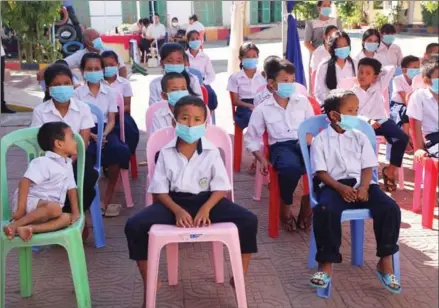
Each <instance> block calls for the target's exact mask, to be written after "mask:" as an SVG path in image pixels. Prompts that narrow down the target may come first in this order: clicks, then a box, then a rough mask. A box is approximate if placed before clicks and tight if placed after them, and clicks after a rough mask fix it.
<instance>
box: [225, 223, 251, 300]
mask: <svg viewBox="0 0 439 308" xmlns="http://www.w3.org/2000/svg"><path fill="white" fill-rule="evenodd" d="M238 238H239V237H238V230H235V234H234V235H232V236H230V240H229V241H228V242H227V243H226V245H227V248H228V250H229V255H230V263H231V265H232V272H233V279H234V281H235V290H236V299H237V301H238V307H240V308H241V307H242V308H247V297H246V293H245V281H244V272H243V269H242V258H241V248H240V246H239V240H238Z"/></svg>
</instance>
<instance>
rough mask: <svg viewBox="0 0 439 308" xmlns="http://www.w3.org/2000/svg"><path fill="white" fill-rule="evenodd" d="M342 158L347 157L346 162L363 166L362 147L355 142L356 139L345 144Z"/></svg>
mask: <svg viewBox="0 0 439 308" xmlns="http://www.w3.org/2000/svg"><path fill="white" fill-rule="evenodd" d="M341 154H342V156H345V155H346V157H345V159H346V160H349V161H350V162H353V163H358V164H360V165H361V146H360V145H359V144H358V143H357V142H355V140H354V139H352V140H351V142H346V143H344V147H343V153H341Z"/></svg>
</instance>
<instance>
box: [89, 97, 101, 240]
mask: <svg viewBox="0 0 439 308" xmlns="http://www.w3.org/2000/svg"><path fill="white" fill-rule="evenodd" d="M88 106H89V107H90V110H91V112H92V113H93V114H94V115H95V116H96V119H97V127H98V144H97V149H98V150H97V151H96V165H95V169H96V171H97V172H98V173H99V177H100V176H101V151H99V149H102V136H103V135H104V114H103V113H102V110H101V109H100V108H99V107H97V106H96V105H93V104H90V103H88ZM98 182H99V179H98V181H96V185H95V191H96V197H95V198H94V199H93V203H92V205H91V207H90V213H91V218H92V221H93V235H94V238H95V247H96V248H101V247H104V246H105V232H104V221H103V219H102V213H101V196H100V194H99V185H98Z"/></svg>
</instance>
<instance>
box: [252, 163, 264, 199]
mask: <svg viewBox="0 0 439 308" xmlns="http://www.w3.org/2000/svg"><path fill="white" fill-rule="evenodd" d="M260 166H261V164H260V163H259V161H257V162H256V174H255V189H254V192H253V200H255V201H261V195H262V185H263V182H264V176H263V175H262V174H261V172H259V168H260Z"/></svg>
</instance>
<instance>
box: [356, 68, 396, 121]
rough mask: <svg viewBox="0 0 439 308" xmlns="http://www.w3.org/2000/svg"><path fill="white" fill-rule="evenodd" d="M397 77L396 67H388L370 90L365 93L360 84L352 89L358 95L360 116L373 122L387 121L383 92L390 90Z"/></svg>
mask: <svg viewBox="0 0 439 308" xmlns="http://www.w3.org/2000/svg"><path fill="white" fill-rule="evenodd" d="M394 75H395V67H394V66H386V67H384V68H383V69H382V71H381V73H380V75H379V76H378V79H377V81H376V82H375V83H374V84H372V85H371V86H370V87H369V89H367V90H366V91H364V90H363V89H362V88H360V86H359V85H358V83H355V84H354V85H353V87H352V91H354V93H355V94H356V95H357V97H358V100H359V101H360V108H359V110H358V115H360V116H363V117H366V118H367V119H372V120H382V119H387V118H388V114H387V111H386V107H385V106H384V98H383V92H384V89H388V88H389V83H390V81H391V80H392V77H393V76H394Z"/></svg>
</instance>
